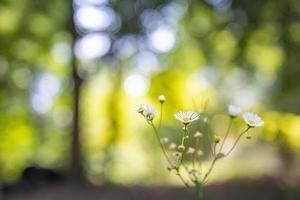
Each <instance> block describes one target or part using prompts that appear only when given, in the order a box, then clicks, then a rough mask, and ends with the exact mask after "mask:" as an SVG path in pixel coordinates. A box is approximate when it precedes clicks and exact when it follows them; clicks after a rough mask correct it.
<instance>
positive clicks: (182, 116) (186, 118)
mask: <svg viewBox="0 0 300 200" xmlns="http://www.w3.org/2000/svg"><path fill="white" fill-rule="evenodd" d="M174 117H175V118H176V119H177V120H179V121H180V122H182V123H183V124H184V125H188V124H190V123H191V122H193V121H195V120H198V119H199V117H200V115H199V114H198V113H194V112H191V111H189V112H181V111H180V112H178V113H176V114H175V115H174Z"/></svg>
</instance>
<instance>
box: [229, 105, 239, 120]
mask: <svg viewBox="0 0 300 200" xmlns="http://www.w3.org/2000/svg"><path fill="white" fill-rule="evenodd" d="M228 113H229V115H230V116H231V117H237V116H238V115H239V114H240V113H241V108H240V107H237V106H235V105H229V106H228Z"/></svg>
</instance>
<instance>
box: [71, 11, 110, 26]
mask: <svg viewBox="0 0 300 200" xmlns="http://www.w3.org/2000/svg"><path fill="white" fill-rule="evenodd" d="M74 18H75V19H74V20H75V23H76V25H77V26H78V27H79V28H81V29H83V30H87V31H96V30H97V31H101V30H105V29H107V28H109V26H111V25H112V24H113V23H114V20H115V13H114V11H113V10H112V9H111V8H109V7H95V6H84V7H80V8H78V10H77V11H76V12H75V16H74Z"/></svg>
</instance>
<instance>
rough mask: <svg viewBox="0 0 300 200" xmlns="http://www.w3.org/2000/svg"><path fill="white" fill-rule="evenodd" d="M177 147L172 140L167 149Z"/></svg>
mask: <svg viewBox="0 0 300 200" xmlns="http://www.w3.org/2000/svg"><path fill="white" fill-rule="evenodd" d="M176 148H177V145H176V144H175V143H174V142H172V143H171V144H170V145H169V149H170V150H175V149H176Z"/></svg>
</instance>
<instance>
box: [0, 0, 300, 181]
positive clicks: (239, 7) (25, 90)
mask: <svg viewBox="0 0 300 200" xmlns="http://www.w3.org/2000/svg"><path fill="white" fill-rule="evenodd" d="M299 19H300V1H298V0H277V1H274V0H252V1H248V0H239V1H234V0H188V1H181V0H165V1H163V0H122V1H121V0H119V1H118V0H110V1H109V0H74V1H72V0H69V1H67V0H65V1H62V0H51V1H47V0H1V3H0V82H1V84H0V110H1V115H0V180H1V184H2V185H7V184H12V183H14V182H15V181H17V180H18V179H20V177H21V176H22V174H23V172H24V170H25V169H26V168H28V167H29V166H35V167H38V168H45V169H52V170H55V171H58V172H60V173H61V174H63V175H64V176H71V177H72V178H74V179H83V178H84V179H87V180H89V182H91V183H93V184H101V183H104V182H107V181H109V182H113V183H118V184H129V185H135V184H142V185H153V184H154V185H162V184H165V183H167V184H175V185H176V184H180V183H179V181H178V180H177V178H176V177H175V176H172V175H170V174H169V173H168V172H167V170H166V169H165V162H164V160H163V159H162V158H161V154H160V151H159V149H158V145H153V143H154V142H155V138H154V137H153V134H152V132H151V130H150V129H149V127H148V126H147V124H146V123H145V122H144V121H143V119H142V118H141V117H140V116H138V115H137V114H136V113H135V111H134V108H135V106H136V105H138V104H139V103H143V102H152V103H154V104H156V103H157V96H158V95H160V94H164V95H165V96H166V98H167V101H166V107H165V111H166V112H165V119H164V123H163V130H164V132H163V135H166V136H169V137H172V138H173V139H174V140H176V134H177V132H176V130H179V128H180V125H179V124H178V123H177V122H175V120H174V119H173V113H174V112H177V111H179V110H187V109H191V110H197V111H199V112H201V111H203V110H202V109H203V106H204V105H205V104H207V109H208V110H209V111H211V112H212V113H216V115H214V117H213V118H212V119H211V124H212V130H213V132H214V133H218V134H222V131H224V130H225V129H226V124H227V122H228V121H227V120H228V118H227V117H226V107H227V105H228V104H229V103H232V104H236V105H239V106H241V108H242V109H243V110H244V111H246V110H249V109H250V110H252V111H255V112H257V113H260V114H261V116H262V118H263V119H264V120H265V127H263V128H262V129H257V130H255V131H253V134H252V135H253V139H252V140H250V141H243V142H242V143H241V145H240V146H239V148H238V150H237V151H236V153H235V154H233V155H232V156H231V157H230V158H228V159H227V160H226V161H225V160H224V161H222V162H220V163H219V165H218V167H217V168H216V170H215V172H214V173H213V177H212V182H222V181H226V180H230V179H235V178H241V177H250V178H253V177H254V178H255V177H264V176H271V177H277V178H280V180H282V181H283V182H286V183H288V184H291V185H295V184H299V181H300V168H299V164H300V159H299V158H300V156H299V154H300V153H299V152H300V151H299V150H300V116H299V111H300V100H299V99H300V84H299V81H300V79H299V77H300V67H299V63H300V56H299V55H300V20H299ZM156 105H158V104H156ZM241 126H242V120H240V121H238V122H237V123H236V125H235V126H234V130H236V131H238V130H239V129H240V128H241ZM174 132H175V133H174ZM154 144H155V143H154Z"/></svg>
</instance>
